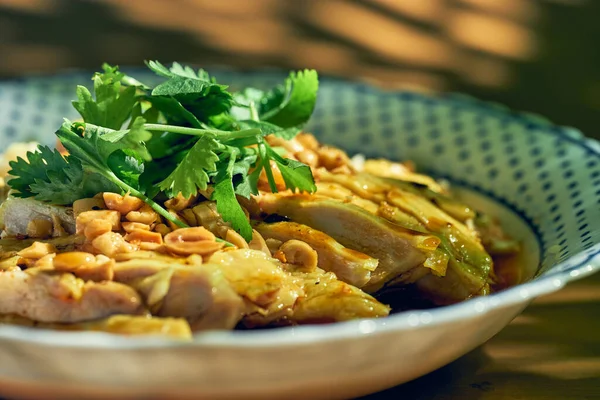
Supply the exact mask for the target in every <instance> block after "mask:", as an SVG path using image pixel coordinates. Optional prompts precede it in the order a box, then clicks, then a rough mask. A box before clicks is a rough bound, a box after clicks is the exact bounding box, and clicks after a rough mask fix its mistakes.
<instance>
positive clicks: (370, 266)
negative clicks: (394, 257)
mask: <svg viewBox="0 0 600 400" xmlns="http://www.w3.org/2000/svg"><path fill="white" fill-rule="evenodd" d="M255 228H256V230H257V231H258V232H259V233H260V234H261V235H262V236H263V237H264V238H267V239H269V238H270V239H277V240H280V241H282V242H285V241H287V240H291V239H296V240H300V241H303V242H306V243H308V244H309V245H310V247H312V248H313V249H315V250H316V252H317V254H318V257H319V261H318V265H319V267H320V268H322V269H324V270H325V271H330V272H333V273H335V275H336V276H337V277H338V279H340V280H342V281H344V282H347V283H350V284H351V285H354V286H356V287H359V288H360V287H363V286H364V285H366V284H367V282H369V279H371V272H372V271H374V270H375V269H376V268H377V264H378V262H379V261H378V260H377V259H375V258H373V257H369V256H367V255H366V254H364V253H361V252H359V251H356V250H352V249H349V248H347V247H344V246H342V245H341V244H340V243H338V242H337V241H336V240H335V239H334V238H332V237H331V236H329V235H326V234H325V233H323V232H321V231H318V230H315V229H312V228H311V227H310V226H307V225H303V224H299V223H296V222H277V223H273V224H267V223H259V224H256V225H255Z"/></svg>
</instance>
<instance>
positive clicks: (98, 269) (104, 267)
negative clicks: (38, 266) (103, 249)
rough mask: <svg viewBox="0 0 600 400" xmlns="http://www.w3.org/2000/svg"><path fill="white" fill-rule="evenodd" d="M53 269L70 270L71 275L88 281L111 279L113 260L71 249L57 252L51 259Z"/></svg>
mask: <svg viewBox="0 0 600 400" xmlns="http://www.w3.org/2000/svg"><path fill="white" fill-rule="evenodd" d="M53 264H54V269H55V270H57V271H61V272H71V273H72V274H73V275H75V276H77V277H79V278H81V279H83V280H89V281H96V282H101V281H107V280H112V279H113V276H114V265H115V261H114V260H112V259H110V258H108V257H104V256H102V255H99V256H94V255H93V254H90V253H84V252H81V251H72V252H68V253H61V254H57V255H56V257H54V260H53Z"/></svg>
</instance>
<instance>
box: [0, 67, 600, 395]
mask: <svg viewBox="0 0 600 400" xmlns="http://www.w3.org/2000/svg"><path fill="white" fill-rule="evenodd" d="M129 72H131V71H129ZM135 73H136V74H137V75H136V76H138V75H141V77H140V78H144V79H143V80H145V81H147V82H150V83H152V82H153V81H154V80H155V79H156V77H154V76H152V75H149V74H148V75H147V76H145V75H144V74H145V73H144V72H141V71H138V70H136V71H135ZM215 75H216V76H217V78H218V79H220V80H221V81H223V82H232V83H233V86H234V87H235V86H240V87H241V86H245V85H252V86H256V87H267V86H271V85H273V84H276V83H277V82H279V81H281V79H282V78H283V77H284V75H283V74H281V73H279V72H273V71H270V72H261V73H238V72H234V71H225V70H223V71H220V72H217V73H216V74H215ZM89 76H90V74H89V73H88V72H85V73H79V72H76V73H65V74H62V75H57V76H52V77H33V78H26V79H20V80H13V81H4V82H0V137H1V138H2V140H1V141H0V150H2V149H3V148H4V147H6V145H7V144H8V143H10V142H12V141H24V140H38V141H41V142H42V143H45V144H49V145H51V144H53V143H54V139H55V137H54V135H53V132H54V131H55V130H56V129H57V128H58V127H59V125H60V124H61V122H62V117H68V118H75V117H76V113H75V112H74V110H73V109H72V107H71V105H70V101H71V100H72V99H73V98H74V97H75V96H74V93H75V92H74V89H75V85H76V84H78V83H81V82H90V81H89ZM90 83H91V82H90ZM309 130H311V131H312V132H314V133H315V134H316V135H317V136H318V137H319V138H320V139H321V140H322V141H323V142H325V143H330V144H333V145H337V146H340V147H342V148H344V149H346V150H348V151H349V152H350V153H357V152H360V153H362V154H365V155H366V156H377V157H386V158H391V159H396V160H412V161H414V162H415V164H416V165H417V167H418V169H419V170H420V171H423V172H425V173H429V174H432V175H434V176H436V177H439V178H444V179H447V180H449V181H450V182H451V183H452V184H453V185H454V187H455V188H456V189H457V190H458V191H459V193H460V194H461V195H462V196H463V197H466V198H467V199H468V201H471V202H472V203H473V204H474V205H476V206H478V207H480V208H482V209H483V210H486V211H488V212H490V213H491V214H494V215H497V216H499V217H500V218H501V220H502V221H503V224H504V226H505V228H506V229H507V230H508V232H509V233H511V234H512V235H513V236H515V237H517V238H519V239H520V240H522V242H523V243H524V246H525V251H524V254H523V260H522V265H523V269H522V271H523V276H524V278H528V281H527V282H526V283H523V284H520V285H518V286H515V287H513V288H511V289H508V290H505V291H502V292H499V293H496V294H494V295H491V296H487V297H482V298H476V299H472V300H469V301H465V302H463V303H460V304H457V305H453V306H449V307H441V308H437V309H433V310H427V311H414V312H411V311H408V312H403V313H398V314H395V315H392V316H390V317H389V318H387V319H382V320H361V321H352V322H347V323H338V324H334V325H327V326H303V327H295V328H282V329H276V330H267V331H256V332H247V331H245V332H241V331H236V332H212V333H206V334H200V335H198V336H197V337H196V338H195V340H194V341H193V342H192V343H185V344H181V343H174V342H170V341H166V340H163V339H157V338H144V339H133V338H125V337H118V336H112V335H108V334H102V333H90V332H87V333H75V332H50V331H44V330H31V329H26V328H20V327H14V326H0V391H3V393H2V394H5V395H11V396H19V397H36V396H38V397H48V396H52V397H55V398H63V399H64V398H82V397H84V396H85V397H95V398H99V399H101V398H107V397H108V396H112V397H127V398H160V397H164V398H195V399H200V398H211V399H215V398H232V397H239V396H243V397H244V398H257V399H269V398H272V399H280V398H286V399H292V398H303V399H304V398H327V399H332V398H347V397H357V396H360V395H364V394H367V393H371V392H374V391H377V390H382V389H384V388H387V387H390V386H393V385H397V384H400V383H403V382H406V381H408V380H411V379H414V378H416V377H419V376H421V375H423V374H426V373H428V372H431V371H433V370H434V369H437V368H439V367H441V366H443V365H445V364H447V363H449V362H451V361H453V360H454V359H456V358H458V357H460V356H462V355H464V354H465V353H467V352H468V351H470V350H471V349H473V348H475V347H476V346H478V345H480V344H482V343H483V342H485V341H486V340H488V339H489V338H490V337H492V336H493V335H494V334H496V333H497V332H498V331H500V330H501V329H502V328H503V327H504V326H506V324H508V323H509V322H510V320H512V319H513V318H514V317H515V316H516V315H517V314H518V313H519V312H520V311H522V309H523V308H524V307H526V305H527V304H528V303H529V302H530V301H531V300H532V299H533V298H535V297H536V296H539V295H542V294H545V293H549V292H552V291H555V290H558V289H560V288H561V287H562V286H563V285H565V283H567V282H568V281H570V280H573V279H577V278H580V277H582V276H585V275H587V274H591V273H592V272H594V271H596V270H597V269H599V266H600V144H599V143H598V142H596V141H593V140H591V139H586V138H585V137H583V136H582V135H581V134H580V133H579V132H577V131H575V130H573V129H570V128H564V127H558V126H554V125H552V124H551V123H550V122H548V121H546V120H545V119H542V118H539V117H535V116H532V115H525V114H517V113H513V112H511V111H509V110H507V109H505V108H503V107H501V106H497V105H492V104H487V103H482V102H479V101H476V100H473V99H470V98H467V97H464V96H456V95H448V96H443V97H434V96H427V95H422V94H416V93H412V92H385V91H382V90H379V89H376V88H373V87H369V86H367V85H365V84H362V83H350V82H345V81H340V80H334V79H327V78H325V79H323V80H322V83H321V90H320V98H319V101H318V105H317V109H316V111H315V114H314V117H313V119H312V121H311V123H310V126H309Z"/></svg>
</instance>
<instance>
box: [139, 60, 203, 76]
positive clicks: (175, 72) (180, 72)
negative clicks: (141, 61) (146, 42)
mask: <svg viewBox="0 0 600 400" xmlns="http://www.w3.org/2000/svg"><path fill="white" fill-rule="evenodd" d="M146 65H147V66H148V68H150V70H152V71H153V72H154V73H156V74H157V75H160V76H164V77H165V78H174V77H181V78H194V79H200V80H203V81H210V80H211V77H210V76H209V75H208V72H206V71H205V70H203V69H199V70H198V72H195V71H194V70H193V69H192V68H191V67H188V66H185V67H184V66H182V65H181V64H179V63H178V62H174V63H173V64H172V65H171V68H167V67H165V66H164V65H163V64H161V63H160V62H159V61H146Z"/></svg>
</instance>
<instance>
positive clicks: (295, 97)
mask: <svg viewBox="0 0 600 400" xmlns="http://www.w3.org/2000/svg"><path fill="white" fill-rule="evenodd" d="M318 90H319V78H318V75H317V72H316V71H315V70H304V71H299V72H292V73H290V76H289V77H288V78H287V79H286V80H285V84H284V85H281V86H278V87H276V88H274V89H272V90H270V91H269V92H268V93H266V94H265V96H264V97H263V99H262V100H261V101H260V102H259V103H258V106H259V108H258V113H259V116H260V119H261V120H264V121H268V122H270V123H272V124H275V125H278V126H280V127H282V128H291V127H297V126H300V125H303V124H304V123H306V122H307V121H308V119H309V118H310V116H311V115H312V112H313V110H314V109H315V104H316V102H317V91H318Z"/></svg>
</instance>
